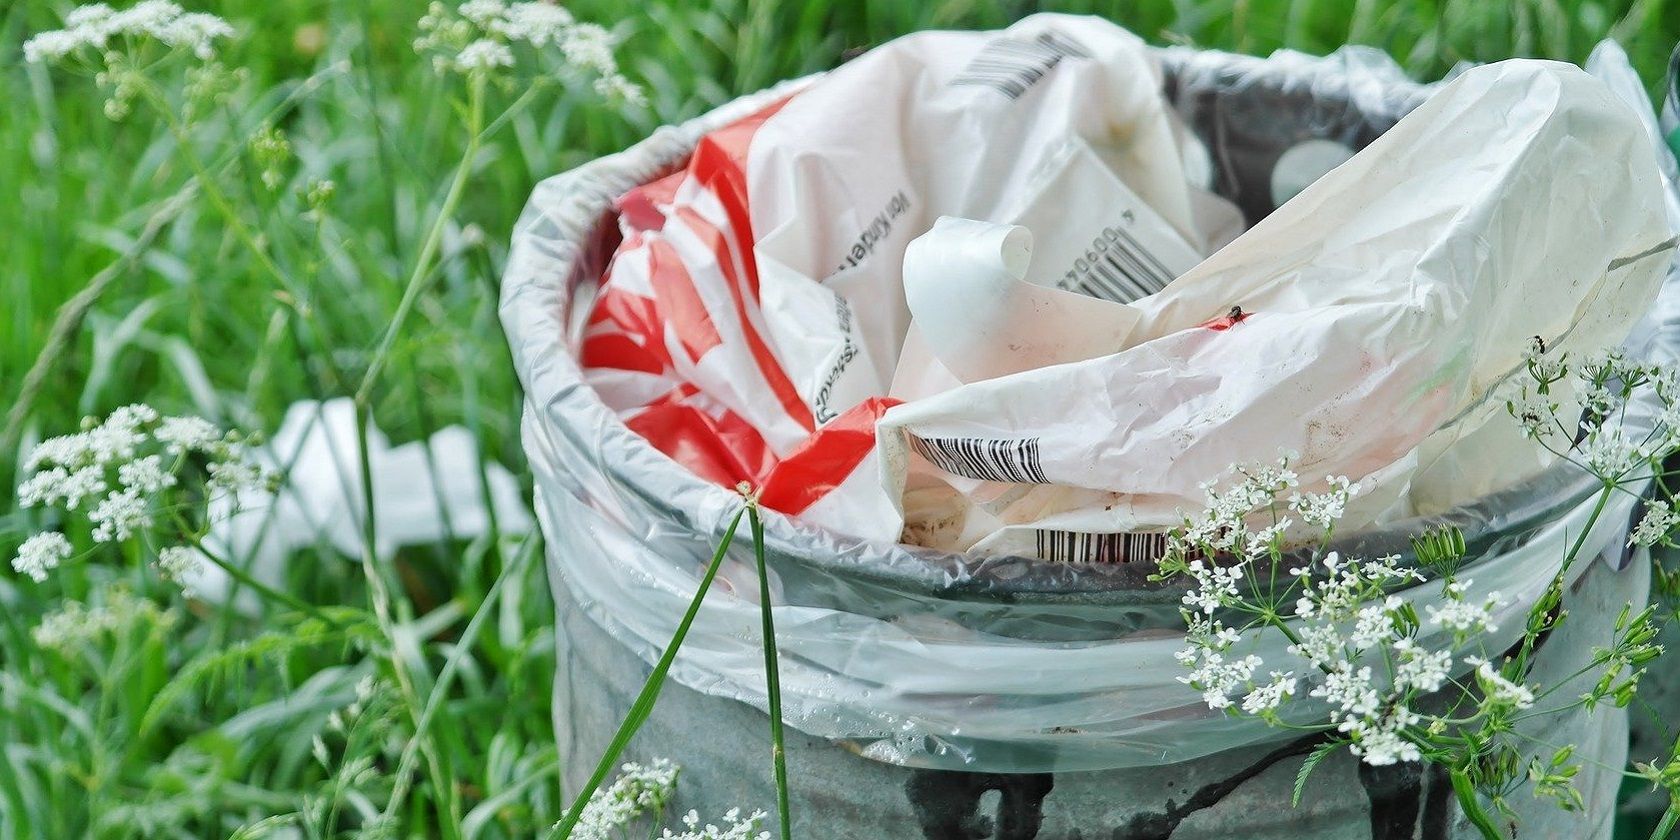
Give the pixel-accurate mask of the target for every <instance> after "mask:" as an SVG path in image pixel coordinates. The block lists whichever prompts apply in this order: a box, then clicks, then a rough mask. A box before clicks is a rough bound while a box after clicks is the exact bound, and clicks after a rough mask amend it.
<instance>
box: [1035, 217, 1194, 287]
mask: <svg viewBox="0 0 1680 840" xmlns="http://www.w3.org/2000/svg"><path fill="white" fill-rule="evenodd" d="M1172 280H1173V273H1172V272H1171V271H1170V270H1168V269H1167V267H1166V266H1164V265H1162V264H1161V261H1160V260H1158V259H1156V258H1155V255H1154V254H1152V253H1150V251H1149V249H1148V248H1145V247H1144V246H1143V244H1142V243H1140V242H1138V241H1137V239H1136V237H1133V236H1132V235H1131V234H1130V233H1128V232H1127V231H1126V230H1124V229H1123V228H1119V227H1113V226H1110V227H1105V228H1103V231H1102V233H1101V234H1100V235H1098V236H1097V238H1096V239H1093V240H1091V247H1090V248H1088V249H1086V251H1085V254H1084V256H1081V257H1080V258H1079V259H1077V260H1074V263H1073V268H1071V269H1068V272H1067V273H1066V274H1064V275H1062V281H1061V283H1059V284H1058V285H1060V286H1061V287H1062V288H1064V289H1071V290H1074V291H1078V292H1083V293H1085V294H1088V295H1090V296H1091V297H1096V298H1102V299H1103V300H1112V301H1114V302H1116V303H1131V302H1132V301H1135V300H1138V299H1139V298H1143V297H1147V296H1149V295H1152V294H1155V293H1156V292H1159V291H1161V290H1162V289H1164V288H1166V287H1167V284H1168V283H1171V282H1172Z"/></svg>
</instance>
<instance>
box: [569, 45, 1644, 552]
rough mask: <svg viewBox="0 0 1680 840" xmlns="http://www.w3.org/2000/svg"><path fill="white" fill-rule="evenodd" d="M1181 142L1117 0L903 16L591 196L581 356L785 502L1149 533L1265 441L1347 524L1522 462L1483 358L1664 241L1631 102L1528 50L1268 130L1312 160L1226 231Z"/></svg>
mask: <svg viewBox="0 0 1680 840" xmlns="http://www.w3.org/2000/svg"><path fill="white" fill-rule="evenodd" d="M882 103H891V107H883V104H882ZM1323 142H1329V141H1323ZM1320 151H1322V150H1320ZM1286 158H1287V160H1286ZM1209 161H1210V156H1209V154H1208V151H1207V149H1206V148H1205V147H1204V146H1203V144H1202V143H1201V141H1200V140H1198V139H1197V138H1196V136H1195V135H1194V134H1193V133H1192V132H1191V131H1189V130H1188V129H1187V128H1186V126H1185V124H1184V122H1183V121H1182V120H1181V119H1180V117H1179V116H1178V115H1177V113H1176V112H1175V111H1174V110H1173V108H1172V106H1171V103H1170V102H1169V101H1168V98H1167V96H1166V95H1165V94H1164V92H1163V74H1162V70H1161V67H1160V64H1159V61H1158V59H1157V58H1156V57H1155V55H1154V54H1153V53H1152V52H1151V51H1150V50H1149V49H1148V48H1147V47H1145V46H1144V45H1143V43H1142V42H1141V41H1139V40H1138V39H1137V38H1136V37H1134V36H1132V35H1131V34H1129V33H1127V32H1125V31H1124V30H1121V29H1119V28H1118V27H1115V26H1113V25H1112V24H1109V23H1106V22H1103V21H1099V20H1095V19H1087V18H1072V17H1067V16H1059V15H1038V16H1034V17H1031V18H1028V19H1026V20H1024V21H1022V22H1020V23H1019V24H1017V25H1016V26H1014V27H1011V28H1010V29H1009V30H1007V31H1006V32H1005V33H1003V34H1002V35H1001V36H997V37H992V36H987V35H984V34H974V33H949V32H934V33H923V34H920V35H916V36H911V37H908V38H904V39H901V40H899V41H896V42H894V43H892V44H889V45H887V46H884V47H882V48H880V49H877V50H874V51H872V52H871V53H869V54H867V55H865V56H864V57H862V58H859V59H857V60H855V61H853V62H851V63H850V64H847V65H846V66H844V67H842V68H840V69H839V70H837V71H835V72H833V73H831V74H829V75H828V76H827V77H825V78H823V79H822V80H821V81H819V82H816V83H813V84H810V85H807V86H804V87H802V88H800V89H798V90H796V91H795V92H793V93H791V94H789V95H786V96H783V97H779V98H778V99H776V100H775V101H774V102H772V103H771V104H769V105H767V106H765V107H762V108H760V109H758V110H757V111H755V112H753V113H751V114H750V115H747V116H745V117H743V118H741V119H738V120H735V121H734V122H732V123H731V124H729V125H727V126H725V127H723V128H721V129H719V130H716V131H713V132H710V133H709V134H708V135H707V136H705V137H703V138H702V139H701V140H700V142H699V145H698V147H697V148H696V149H695V151H694V154H693V155H692V157H691V158H690V160H689V162H688V164H687V166H686V167H685V168H683V169H681V170H679V171H677V172H674V173H672V174H670V175H668V176H666V177H663V178H660V179H658V180H655V181H653V182H652V183H649V184H646V185H644V186H640V187H636V188H634V189H631V190H629V191H628V192H626V193H625V194H624V195H623V196H622V197H621V198H620V200H619V202H618V206H619V209H620V213H621V216H620V226H621V229H622V233H623V237H624V239H623V242H622V244H621V245H620V246H619V248H618V251H617V253H616V254H615V255H614V257H613V260H612V262H611V264H610V266H609V268H608V270H607V272H606V276H605V277H604V278H603V279H602V283H601V289H600V294H599V297H598V299H597V301H596V303H595V308H594V310H593V313H592V315H591V317H590V321H589V325H588V330H587V332H586V334H585V336H584V340H583V345H582V350H581V358H582V361H583V363H584V365H585V366H586V369H587V373H588V381H589V382H590V384H592V385H593V386H594V387H595V389H596V391H597V392H598V393H599V394H600V395H601V397H602V399H603V400H604V401H606V403H607V404H608V405H609V406H611V407H612V408H613V409H615V410H616V411H617V412H618V414H619V416H620V417H621V418H623V419H624V421H625V422H626V423H627V425H629V427H630V428H631V429H633V430H635V431H636V432H637V433H639V434H641V435H643V436H644V437H645V438H647V439H648V440H649V441H650V442H651V443H653V444H654V445H655V446H656V447H658V448H659V449H660V450H661V451H663V452H665V453H666V454H668V455H670V456H672V457H673V458H675V459H676V460H677V461H678V462H680V463H682V464H684V465H685V466H687V467H688V468H690V469H691V470H694V471H695V472H696V473H698V474H700V475H702V476H704V477H706V478H708V479H710V480H712V481H714V482H717V483H719V484H722V485H724V486H733V485H735V484H736V483H738V482H741V481H747V482H750V483H753V484H754V485H757V486H761V487H762V488H763V490H764V494H765V495H764V500H765V503H766V504H767V505H769V506H771V507H772V508H774V509H777V510H780V511H782V512H784V513H789V514H794V515H798V516H799V517H801V518H802V519H803V520H805V521H807V522H810V523H812V524H815V525H819V526H823V527H827V528H830V529H832V530H835V531H838V532H842V533H846V534H851V535H854V536H858V537H863V538H867V539H877V540H904V541H907V542H911V543H913V544H918V545H924V546H928V547H932V548H939V549H946V550H957V551H973V552H978V553H984V554H1006V555H1017V556H1031V557H1043V558H1047V559H1053V560H1064V561H1075V562H1130V561H1138V560H1144V561H1147V560H1152V559H1154V557H1153V556H1152V552H1153V551H1156V550H1158V547H1159V546H1160V545H1161V544H1162V542H1161V541H1160V540H1159V539H1150V538H1146V537H1147V535H1150V534H1156V533H1159V532H1161V531H1162V530H1164V529H1166V528H1169V527H1171V526H1173V525H1176V524H1178V523H1179V522H1180V521H1181V517H1182V513H1183V512H1184V511H1186V510H1192V509H1195V508H1196V507H1197V506H1198V505H1199V504H1200V503H1201V500H1202V499H1201V497H1202V493H1201V490H1200V485H1201V483H1202V482H1204V481H1205V480H1207V479H1208V478H1209V477H1210V476H1215V475H1218V474H1220V473H1221V472H1222V471H1223V470H1224V469H1225V468H1226V467H1227V466H1229V465H1230V464H1233V463H1241V462H1244V461H1252V460H1256V459H1269V458H1273V457H1276V456H1277V455H1278V454H1279V453H1281V452H1288V453H1292V461H1293V463H1294V465H1295V468H1296V469H1297V471H1298V472H1300V473H1301V474H1302V475H1303V476H1311V477H1316V479H1317V480H1319V481H1323V480H1325V477H1327V476H1345V477H1347V478H1349V479H1351V480H1355V481H1358V482H1359V483H1360V485H1361V486H1362V487H1363V489H1364V492H1363V493H1362V494H1361V495H1360V497H1359V498H1358V500H1357V502H1356V503H1355V505H1354V508H1353V509H1352V510H1350V511H1349V514H1348V518H1347V519H1346V520H1345V521H1344V525H1345V526H1347V527H1359V526H1362V525H1367V524H1371V523H1380V522H1390V521H1395V520H1397V519H1401V518H1404V517H1407V516H1411V515H1416V514H1422V513H1434V512H1439V511H1441V510H1445V509H1447V508H1449V507H1451V506H1452V505H1453V504H1456V503H1458V502H1461V501H1464V500H1467V499H1470V498H1474V497H1476V496H1480V495H1482V494H1484V493H1486V492H1489V491H1491V490H1494V489H1498V488H1499V487H1501V486H1506V485H1508V484H1509V483H1511V482H1512V481H1514V480H1516V479H1520V478H1522V477H1524V476H1527V475H1531V474H1533V473H1535V472H1536V471H1538V470H1539V469H1540V468H1542V467H1544V466H1545V463H1546V462H1545V461H1544V460H1543V459H1542V457H1541V454H1543V453H1538V450H1537V449H1536V448H1535V447H1533V446H1532V445H1530V444H1529V443H1528V442H1527V441H1525V440H1523V439H1522V437H1521V433H1520V430H1519V429H1518V427H1517V425H1516V424H1515V423H1513V422H1511V421H1510V419H1509V418H1508V417H1507V416H1506V414H1505V412H1504V408H1503V401H1502V399H1501V398H1500V396H1501V394H1500V386H1501V384H1502V383H1503V382H1504V380H1505V379H1506V378H1507V377H1508V376H1509V375H1510V374H1511V373H1512V372H1514V371H1517V370H1520V369H1521V367H1522V361H1523V360H1522V355H1521V354H1522V352H1523V348H1524V347H1525V346H1527V345H1528V343H1529V341H1530V340H1531V339H1532V338H1536V337H1537V338H1538V339H1539V340H1540V341H1541V342H1543V343H1544V344H1545V346H1547V347H1549V348H1552V349H1553V350H1558V351H1580V350H1590V349H1598V348H1602V347H1607V346H1615V345H1617V344H1619V343H1621V341H1622V340H1623V339H1625V338H1626V336H1627V335H1628V332H1629V330H1630V329H1631V328H1632V325H1633V323H1634V321H1635V319H1636V318H1637V317H1638V316H1639V315H1640V314H1641V313H1643V312H1644V311H1645V309H1646V308H1647V307H1648V305H1649V303H1650V301H1651V300H1652V299H1653V297H1654V295H1655V293H1656V289H1657V285H1658V283H1659V281H1660V279H1661V276H1662V273H1663V271H1664V270H1665V269H1666V267H1667V265H1668V262H1669V259H1670V252H1671V250H1672V248H1673V244H1674V243H1673V233H1672V231H1671V230H1670V229H1669V225H1668V222H1667V220H1666V218H1665V216H1664V209H1663V202H1664V197H1663V193H1662V190H1661V183H1662V182H1661V178H1660V175H1659V171H1658V168H1657V162H1656V159H1655V155H1654V154H1653V153H1652V151H1651V148H1650V142H1649V140H1648V137H1647V133H1646V129H1645V126H1644V125H1642V124H1641V121H1640V118H1639V116H1638V115H1637V114H1636V112H1635V111H1634V110H1633V109H1631V108H1629V107H1628V106H1627V105H1626V104H1624V103H1623V102H1622V101H1621V100H1619V99H1618V98H1617V96H1616V95H1615V94H1614V93H1613V92H1612V91H1611V90H1610V89H1609V88H1608V87H1607V86H1606V85H1605V84H1604V83H1602V82H1600V81H1598V80H1596V79H1593V78H1592V77H1590V76H1588V75H1587V74H1586V73H1584V72H1582V71H1581V70H1580V69H1578V68H1575V67H1573V66H1570V65H1565V64H1559V63H1555V62H1540V61H1511V62H1502V63H1500V64H1497V65H1490V66H1487V67H1481V68H1473V69H1470V70H1468V71H1466V72H1464V73H1462V74H1461V75H1460V76H1459V77H1458V78H1456V79H1455V80H1453V81H1452V82H1450V83H1447V84H1445V85H1443V86H1442V87H1441V88H1440V90H1439V91H1438V92H1437V93H1436V94H1435V95H1434V96H1432V97H1431V98H1429V100H1428V101H1427V102H1425V103H1423V104H1422V105H1421V107H1418V108H1417V109H1416V110H1415V111H1413V112H1411V113H1410V114H1409V115H1407V116H1405V117H1404V118H1403V119H1399V121H1398V123H1397V124H1396V125H1394V126H1393V127H1392V128H1391V129H1390V130H1388V131H1387V132H1386V133H1385V134H1383V136H1381V137H1380V138H1378V139H1377V140H1375V142H1372V143H1371V144H1370V145H1369V146H1367V147H1366V148H1364V149H1361V150H1359V152H1358V153H1357V154H1351V152H1350V155H1349V156H1346V158H1345V159H1343V157H1342V156H1339V155H1327V154H1320V153H1319V152H1314V151H1312V150H1311V149H1308V150H1307V151H1302V152H1299V153H1294V152H1291V153H1286V154H1285V155H1282V156H1280V158H1279V162H1278V163H1277V167H1278V168H1283V169H1287V170H1288V172H1286V173H1285V174H1284V175H1282V176H1277V177H1282V178H1283V179H1284V180H1285V181H1288V180H1289V179H1290V178H1296V179H1298V180H1312V183H1311V184H1310V186H1307V187H1306V188H1305V189H1304V190H1301V191H1300V194H1299V195H1296V196H1294V197H1293V198H1291V199H1290V200H1288V201H1287V202H1286V203H1284V204H1283V206H1282V207H1280V208H1278V209H1277V210H1276V211H1275V212H1273V213H1272V214H1271V215H1270V216H1269V217H1267V218H1265V219H1264V220H1262V221H1260V222H1259V223H1258V224H1257V225H1255V226H1254V227H1253V228H1252V229H1250V230H1247V231H1245V232H1242V233H1241V235H1240V236H1236V234H1237V233H1238V231H1240V230H1241V224H1242V221H1241V220H1242V213H1241V212H1240V211H1239V210H1238V209H1237V206H1236V205H1235V204H1233V203H1232V202H1230V201H1229V200H1227V199H1225V198H1221V197H1219V196H1217V195H1215V194H1214V193H1212V192H1210V191H1209V190H1208V187H1209V186H1210V185H1211V181H1212V180H1213V172H1212V169H1211V166H1210V163H1209ZM1313 161H1318V162H1320V163H1321V164H1323V165H1327V166H1334V169H1333V170H1332V171H1330V172H1329V173H1328V174H1326V175H1324V176H1323V177H1321V178H1317V179H1316V180H1313V179H1310V178H1303V176H1302V167H1309V168H1310V166H1309V165H1310V164H1311V163H1312V162H1313ZM1285 163H1287V166H1285ZM1276 172H1277V169H1276V168H1274V175H1276ZM1274 181H1276V178H1275V177H1274ZM1278 183H1281V182H1278ZM1278 183H1274V187H1277V186H1278ZM1284 186H1288V185H1284ZM1293 189H1294V187H1289V190H1293ZM918 237H920V238H919V239H918ZM1233 237H1235V238H1234V241H1233ZM1373 417H1380V418H1382V421H1381V422H1371V418H1373Z"/></svg>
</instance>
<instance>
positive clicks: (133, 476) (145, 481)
mask: <svg viewBox="0 0 1680 840" xmlns="http://www.w3.org/2000/svg"><path fill="white" fill-rule="evenodd" d="M117 481H119V482H121V483H122V486H123V487H126V488H128V489H130V490H133V491H135V492H137V493H156V492H158V491H160V490H166V489H168V488H170V487H174V486H175V484H176V479H175V474H174V473H172V472H170V471H169V470H167V469H165V468H164V465H163V456H161V455H156V454H153V455H147V456H146V457H144V458H136V459H135V460H133V461H129V462H128V463H126V464H119V465H118V466H117Z"/></svg>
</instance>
